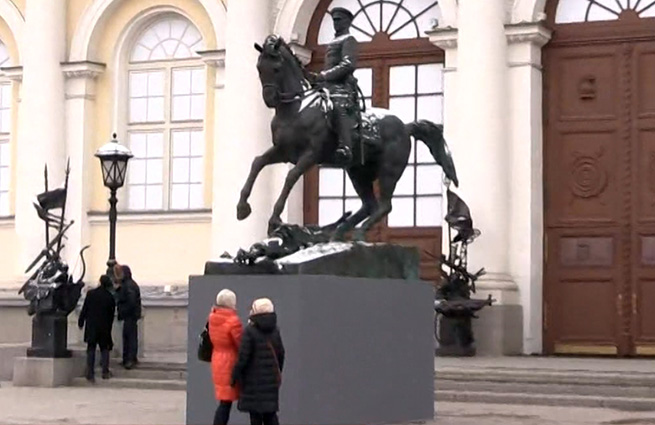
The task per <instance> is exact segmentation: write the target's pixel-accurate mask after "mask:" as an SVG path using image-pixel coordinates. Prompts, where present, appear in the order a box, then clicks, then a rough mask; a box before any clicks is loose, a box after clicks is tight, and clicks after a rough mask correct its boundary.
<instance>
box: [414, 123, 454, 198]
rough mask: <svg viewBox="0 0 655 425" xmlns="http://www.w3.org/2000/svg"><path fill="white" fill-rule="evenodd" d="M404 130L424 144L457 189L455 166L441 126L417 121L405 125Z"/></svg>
mask: <svg viewBox="0 0 655 425" xmlns="http://www.w3.org/2000/svg"><path fill="white" fill-rule="evenodd" d="M405 128H406V129H407V132H408V133H409V134H410V135H411V136H412V137H414V138H415V139H417V140H420V141H422V142H423V143H425V145H426V146H427V147H428V149H430V153H431V154H432V157H433V158H434V160H435V161H437V164H439V165H440V166H441V169H442V170H443V172H444V174H445V175H446V178H448V180H450V181H452V182H453V183H455V187H459V180H458V179H457V172H456V171H455V164H454V163H453V158H452V156H451V155H450V151H449V150H448V144H447V143H446V140H445V139H444V137H443V125H441V124H435V123H433V122H430V121H427V120H418V121H415V122H413V123H410V124H406V125H405Z"/></svg>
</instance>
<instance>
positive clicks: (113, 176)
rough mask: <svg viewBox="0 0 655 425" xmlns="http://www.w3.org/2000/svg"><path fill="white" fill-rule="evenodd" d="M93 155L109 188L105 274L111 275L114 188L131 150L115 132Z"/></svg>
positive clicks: (121, 181)
mask: <svg viewBox="0 0 655 425" xmlns="http://www.w3.org/2000/svg"><path fill="white" fill-rule="evenodd" d="M95 156H97V157H98V158H100V166H101V168H102V182H103V184H104V185H105V187H107V188H109V191H110V196H109V259H108V260H107V274H108V275H110V276H112V275H113V267H114V265H115V264H116V203H117V202H118V200H117V199H116V190H117V189H118V188H120V187H123V184H124V183H125V172H126V171H127V161H129V159H130V158H132V157H133V156H134V155H132V152H130V150H129V149H128V148H126V147H125V146H123V145H121V144H119V143H118V140H116V133H114V134H113V135H112V139H111V141H110V142H109V143H107V144H105V145H104V146H102V147H101V148H100V149H98V151H97V152H96V154H95Z"/></svg>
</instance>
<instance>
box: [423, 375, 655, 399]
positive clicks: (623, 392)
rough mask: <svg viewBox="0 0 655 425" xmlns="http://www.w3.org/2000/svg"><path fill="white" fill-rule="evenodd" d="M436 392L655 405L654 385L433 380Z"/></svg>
mask: <svg viewBox="0 0 655 425" xmlns="http://www.w3.org/2000/svg"><path fill="white" fill-rule="evenodd" d="M435 389H436V390H437V391H456V392H460V393H461V392H468V391H471V390H472V391H475V392H493V393H496V394H501V393H510V394H534V395H537V394H545V395H561V396H570V395H578V396H597V397H629V398H643V399H650V401H651V402H653V403H655V387H653V386H636V385H630V386H623V385H609V384H583V383H565V384H557V383H531V382H499V381H468V382H466V381H460V380H449V379H437V380H435Z"/></svg>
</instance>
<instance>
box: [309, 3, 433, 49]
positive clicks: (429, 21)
mask: <svg viewBox="0 0 655 425" xmlns="http://www.w3.org/2000/svg"><path fill="white" fill-rule="evenodd" d="M338 6H340V7H346V8H347V9H349V10H350V11H352V12H353V14H354V15H355V19H354V20H353V23H352V28H351V29H352V31H351V33H352V35H353V36H354V37H355V38H356V39H357V40H358V41H360V42H363V43H366V42H370V41H372V40H373V37H375V35H376V34H385V35H386V36H388V37H389V39H390V40H404V39H414V38H421V37H423V36H424V32H425V31H427V30H429V29H431V28H433V27H436V26H437V25H438V23H439V20H440V19H441V10H440V9H439V2H438V1H434V0H426V1H421V0H376V1H365V2H360V1H347V0H346V1H338V0H335V1H333V2H332V3H331V4H330V7H338ZM332 36H333V30H332V19H331V18H330V16H329V15H324V16H323V20H322V21H321V27H320V30H319V35H318V42H319V44H325V43H327V42H329V41H330V40H332Z"/></svg>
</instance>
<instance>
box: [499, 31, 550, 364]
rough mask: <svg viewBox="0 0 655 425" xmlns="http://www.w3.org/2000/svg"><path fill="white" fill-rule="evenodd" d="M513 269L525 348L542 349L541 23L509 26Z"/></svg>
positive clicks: (546, 35) (547, 34)
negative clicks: (518, 293)
mask: <svg viewBox="0 0 655 425" xmlns="http://www.w3.org/2000/svg"><path fill="white" fill-rule="evenodd" d="M506 33H507V40H508V41H509V52H508V53H509V82H510V85H509V99H508V100H509V114H508V115H509V118H510V128H511V131H510V135H509V136H510V137H509V138H508V140H509V142H510V152H511V153H510V158H511V162H510V166H509V169H510V170H511V179H510V186H509V190H510V193H511V194H512V196H511V201H510V214H509V222H510V223H511V226H510V228H509V267H510V271H511V273H512V277H513V278H514V280H515V282H516V283H517V285H518V287H519V288H520V300H521V305H522V306H523V341H524V352H526V353H528V354H532V353H541V350H542V340H541V337H542V301H543V299H542V294H543V290H542V280H543V223H544V221H543V170H542V164H543V146H542V139H543V113H542V87H543V85H542V68H541V48H542V47H543V45H544V44H546V43H547V42H548V40H549V39H550V31H549V30H547V29H545V28H544V27H542V26H541V25H540V24H538V23H527V24H518V25H512V26H508V27H507V29H506Z"/></svg>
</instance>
